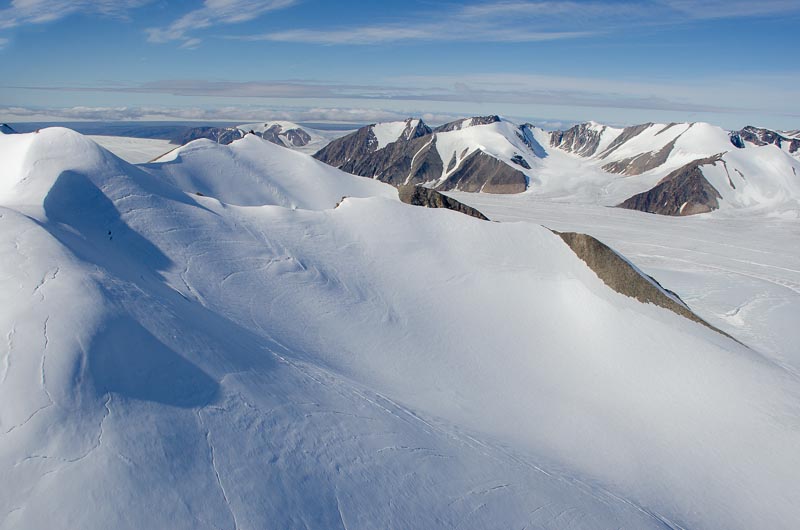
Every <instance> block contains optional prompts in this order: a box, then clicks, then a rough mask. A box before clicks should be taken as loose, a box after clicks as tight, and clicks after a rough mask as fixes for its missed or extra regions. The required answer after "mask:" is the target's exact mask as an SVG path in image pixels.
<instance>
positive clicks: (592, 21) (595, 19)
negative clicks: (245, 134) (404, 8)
mask: <svg viewBox="0 0 800 530" xmlns="http://www.w3.org/2000/svg"><path fill="white" fill-rule="evenodd" d="M798 12H800V3H798V2H797V1H796V0H762V1H760V2H751V1H745V0H731V1H723V0H709V1H706V2H701V1H694V0H649V1H646V2H616V1H608V0H601V1H589V2H583V1H581V2H578V1H563V2H558V1H539V0H537V1H521V0H500V1H494V2H481V3H474V4H467V5H462V6H460V7H454V6H453V5H451V4H443V6H442V7H441V8H439V10H432V11H430V12H419V13H409V15H408V16H407V17H406V18H405V19H403V20H393V21H384V22H380V21H377V22H375V23H372V24H365V25H354V26H345V27H338V28H320V27H313V28H289V29H281V30H274V31H268V32H264V33H259V34H252V35H229V36H228V38H232V39H241V40H247V41H271V42H292V43H306V44H322V45H374V44H386V43H398V44H401V43H416V42H442V41H451V42H459V41H465V42H520V43H522V42H539V41H552V40H563V39H577V38H586V37H591V36H596V35H602V34H611V33H618V32H629V31H630V30H631V28H632V27H637V26H638V27H642V26H645V27H652V26H664V25H678V24H685V23H687V22H692V21H696V20H704V19H716V18H736V17H747V16H775V15H782V14H789V13H798Z"/></svg>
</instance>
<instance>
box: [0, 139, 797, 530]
mask: <svg viewBox="0 0 800 530" xmlns="http://www.w3.org/2000/svg"><path fill="white" fill-rule="evenodd" d="M241 142H245V143H241ZM241 142H236V143H234V144H233V145H232V146H231V147H230V148H226V149H228V151H227V152H224V151H219V152H218V151H213V150H211V149H210V148H207V147H206V143H205V142H198V143H197V144H194V145H191V146H189V148H188V149H185V150H184V151H182V152H179V153H177V154H176V156H175V158H174V159H172V160H165V161H163V162H162V163H161V166H163V167H161V168H158V167H156V166H155V165H153V166H145V167H143V168H137V167H135V166H131V165H130V164H127V163H125V162H124V161H122V160H120V159H119V158H117V157H115V156H113V155H111V154H110V153H108V152H107V151H105V150H103V149H102V148H100V147H99V146H97V145H96V144H95V143H93V142H92V141H90V140H88V139H86V138H85V137H82V136H80V135H78V134H77V133H74V132H71V131H68V130H65V129H47V130H43V131H42V132H41V133H39V134H37V135H19V137H16V136H9V137H2V138H0V156H2V157H3V159H4V160H5V159H6V157H9V158H11V157H12V156H13V160H15V161H16V162H15V163H14V164H12V165H3V167H2V168H0V183H2V188H1V189H2V193H0V204H2V207H1V208H0V223H2V226H3V227H4V229H3V230H2V231H0V248H2V252H3V255H4V256H5V257H4V259H3V260H2V262H0V263H2V265H0V267H2V269H0V288H2V291H3V292H4V293H7V295H8V296H9V297H10V299H12V300H14V301H15V303H14V304H6V305H4V307H3V309H2V310H0V332H2V333H3V336H4V337H5V338H6V340H5V341H4V342H5V345H4V346H5V347H4V350H3V351H2V361H1V362H0V366H1V367H2V375H0V469H2V473H3V476H4V477H6V480H5V481H4V482H3V485H2V486H0V527H4V528H42V527H47V528H110V527H113V528H145V527H155V528H163V527H170V528H263V527H276V528H293V527H320V528H333V527H343V528H350V529H353V528H379V527H380V528H382V527H393V528H434V527H448V528H456V527H462V528H516V527H519V528H522V527H525V526H529V527H537V526H539V527H545V528H597V527H601V528H609V527H627V528H670V527H672V528H675V527H692V528H721V527H724V528H734V529H735V528H754V527H767V528H791V527H792V526H793V525H794V524H795V522H796V520H797V519H798V517H800V508H798V504H797V503H796V502H795V500H796V496H797V493H798V492H800V479H798V475H799V474H798V469H800V455H799V454H798V452H797V450H796V448H797V447H798V444H800V411H799V410H798V407H797V404H798V399H800V381H798V378H797V376H796V375H794V374H792V373H791V372H790V371H788V370H787V369H784V368H781V367H780V366H778V365H777V364H775V363H774V362H772V361H770V360H769V359H767V358H766V357H764V356H763V355H761V354H760V353H758V352H756V351H753V350H750V349H747V348H746V347H745V346H743V345H740V344H738V343H736V342H735V341H732V340H730V339H728V338H726V337H724V336H722V335H720V334H718V333H715V332H714V331H712V330H710V329H708V328H706V327H703V326H700V325H698V324H695V323H693V322H690V321H688V320H686V319H683V318H682V317H679V316H677V315H675V314H673V313H671V312H669V311H666V310H663V309H660V308H657V307H655V306H645V305H643V304H640V303H638V302H636V301H635V300H633V299H630V298H627V297H625V296H622V295H620V294H618V293H615V292H613V291H611V290H610V289H608V288H607V287H606V286H605V285H604V284H603V283H602V282H601V281H600V280H599V279H598V278H597V276H596V275H595V274H594V273H593V272H592V271H591V270H589V269H588V268H587V267H586V265H585V264H584V263H583V262H582V261H581V260H579V259H578V258H577V257H576V256H575V255H574V254H573V253H572V252H571V250H569V248H568V247H567V246H566V245H565V244H563V242H562V241H561V239H560V238H559V237H557V236H555V235H554V234H552V233H551V232H549V231H548V230H546V229H544V228H541V227H538V226H534V225H531V224H528V223H489V222H483V221H478V220H476V219H473V218H470V217H467V216H464V215H460V214H458V213H455V212H451V211H446V210H429V209H424V208H418V207H412V206H408V205H405V204H402V203H400V202H399V201H397V200H395V198H394V197H392V198H386V197H384V196H381V195H383V193H382V192H381V190H382V189H384V188H385V187H384V186H382V185H381V184H379V183H375V185H376V186H377V187H376V188H375V190H376V193H375V195H377V196H370V197H361V198H349V199H347V200H345V201H344V202H343V203H342V204H341V205H340V206H338V207H337V208H335V209H330V205H329V201H327V200H326V201H321V200H320V202H319V203H318V204H317V202H316V201H317V198H316V192H315V186H316V184H317V183H318V181H315V180H314V179H308V180H305V181H302V182H300V183H298V184H297V188H295V191H296V192H297V193H298V195H296V197H301V196H305V194H309V195H310V196H312V197H314V199H313V201H312V200H310V199H309V203H308V204H295V206H297V208H296V209H294V208H287V207H284V206H281V205H271V204H266V203H260V201H255V202H256V203H257V204H253V203H250V204H252V205H250V206H242V205H239V206H237V205H234V204H231V203H228V202H226V201H225V200H224V199H223V198H222V197H215V196H205V197H203V196H197V195H193V194H189V193H185V192H184V191H182V190H181V189H179V188H178V187H176V186H175V185H174V184H173V182H178V183H180V181H179V180H178V179H177V177H176V176H175V175H176V174H178V173H176V172H173V171H174V170H170V169H165V168H166V167H168V166H170V167H171V166H180V165H183V164H187V165H191V164H195V166H194V167H195V168H196V169H197V171H196V172H194V171H193V172H192V173H193V177H192V178H196V179H198V180H197V182H201V183H203V184H205V185H207V186H208V188H209V191H216V190H219V191H220V195H226V194H228V193H232V192H233V191H234V190H232V189H228V188H227V184H225V183H214V182H212V180H213V179H217V180H222V181H224V180H226V179H231V178H236V177H234V176H232V175H233V173H227V172H220V171H216V168H226V170H227V169H230V170H231V171H234V170H235V168H237V167H244V173H245V174H252V172H254V171H255V170H254V169H253V168H252V167H249V168H248V167H247V166H246V164H247V163H249V162H247V161H249V160H252V159H251V158H250V157H251V156H254V155H253V152H256V151H260V145H259V148H258V149H256V148H255V147H252V146H251V145H250V143H249V140H248V139H246V138H245V139H243V140H242V141H241ZM273 149H274V150H275V151H274V153H271V154H270V157H268V158H272V159H274V160H273V161H272V162H268V163H266V165H265V166H264V167H265V169H264V171H265V172H264V175H262V176H261V180H259V181H258V182H257V183H251V184H250V185H251V186H252V188H251V191H252V193H254V194H258V193H263V194H264V195H263V197H266V198H269V197H270V194H269V192H263V191H262V190H261V186H263V187H264V188H266V189H269V188H270V186H272V185H273V182H281V180H280V179H282V178H284V177H283V175H282V171H283V170H284V169H287V168H290V167H294V166H295V165H296V164H299V160H300V158H296V157H301V156H302V155H301V154H297V153H292V152H291V151H289V150H286V149H281V148H273ZM195 157H196V158H197V162H195V161H194V160H193V159H194V158H195ZM230 158H233V159H234V161H235V163H233V164H229V163H228V162H227V161H225V160H228V159H230ZM209 160H211V161H213V162H214V163H208V164H206V163H204V162H206V161H209ZM219 160H223V161H219ZM259 162H260V163H264V160H263V159H261V158H259ZM270 164H272V165H270ZM308 167H309V168H312V169H309V171H317V170H318V168H316V166H308ZM313 168H316V169H313ZM298 175H299V173H298ZM331 176H333V175H331ZM334 178H335V177H334ZM340 180H341V181H342V182H343V184H342V187H343V188H344V187H345V185H346V181H345V180H344V179H340ZM193 182H194V181H193ZM332 186H333V185H332ZM343 188H342V189H343ZM389 190H390V191H392V192H393V190H392V189H391V188H389ZM339 194H340V195H345V194H346V193H345V192H344V191H340V193H339ZM387 194H388V192H387ZM330 196H333V191H331V192H330ZM390 196H391V195H390ZM326 197H328V196H327V195H326ZM295 202H299V199H298V200H296V201H295ZM322 208H324V209H322ZM629 213H630V212H629ZM12 484H13V487H12V486H9V485H12ZM87 506H90V507H91V509H87Z"/></svg>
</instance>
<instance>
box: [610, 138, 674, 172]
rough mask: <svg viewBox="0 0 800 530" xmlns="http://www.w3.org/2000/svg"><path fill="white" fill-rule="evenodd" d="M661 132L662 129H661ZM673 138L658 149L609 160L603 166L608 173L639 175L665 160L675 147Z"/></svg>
mask: <svg viewBox="0 0 800 530" xmlns="http://www.w3.org/2000/svg"><path fill="white" fill-rule="evenodd" d="M662 132H663V131H662ZM677 139H678V138H675V140H672V141H671V142H670V143H668V144H667V145H665V146H664V147H662V148H661V149H659V150H658V151H651V152H648V153H641V154H639V155H636V156H632V157H630V158H625V159H623V160H619V161H617V162H610V163H608V164H606V165H604V166H603V169H604V170H606V171H608V172H609V173H622V174H623V175H641V174H642V173H644V172H645V171H650V170H651V169H655V168H657V167H658V166H660V165H661V164H663V163H664V162H666V161H667V158H668V157H669V155H670V153H672V150H673V149H674V148H675V142H676V141H677Z"/></svg>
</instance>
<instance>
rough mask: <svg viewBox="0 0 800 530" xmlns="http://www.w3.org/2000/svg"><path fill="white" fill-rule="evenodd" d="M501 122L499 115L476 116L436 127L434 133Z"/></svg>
mask: <svg viewBox="0 0 800 530" xmlns="http://www.w3.org/2000/svg"><path fill="white" fill-rule="evenodd" d="M499 121H500V116H497V115H491V116H476V117H474V118H464V119H461V120H456V121H451V122H450V123H445V124H444V125H440V126H438V127H436V128H435V129H434V130H433V132H448V131H460V130H461V129H463V128H464V127H465V126H466V127H475V126H476V125H489V124H490V123H497V122H499Z"/></svg>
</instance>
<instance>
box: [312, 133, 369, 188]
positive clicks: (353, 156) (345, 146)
mask: <svg viewBox="0 0 800 530" xmlns="http://www.w3.org/2000/svg"><path fill="white" fill-rule="evenodd" d="M377 149H378V138H377V137H376V136H375V133H374V132H372V125H367V126H366V127H362V128H360V129H359V130H357V131H355V132H352V133H350V134H348V135H347V136H342V137H341V138H337V139H335V140H334V141H332V142H331V143H329V144H328V145H326V146H325V147H323V148H322V149H320V150H319V151H317V152H316V153H315V154H314V158H316V159H317V160H320V161H322V162H325V163H326V164H328V165H331V166H334V167H338V168H342V166H344V165H345V164H346V163H348V162H351V161H352V162H353V163H355V161H357V160H360V159H362V158H364V157H366V156H367V155H369V154H370V153H374V152H375V151H376V150H377ZM345 171H347V170H346V169H345ZM351 173H352V172H351ZM355 174H356V175H358V174H359V173H355ZM361 176H362V177H363V176H366V175H361ZM369 176H372V175H369Z"/></svg>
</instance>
